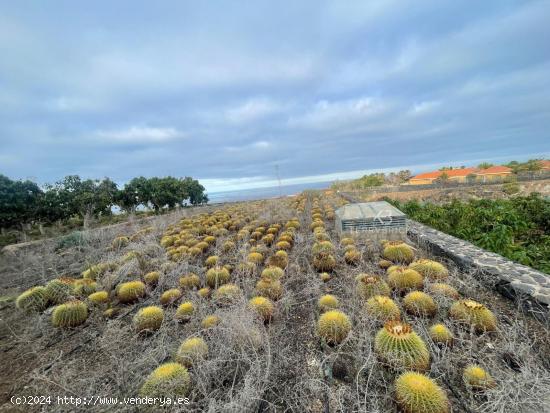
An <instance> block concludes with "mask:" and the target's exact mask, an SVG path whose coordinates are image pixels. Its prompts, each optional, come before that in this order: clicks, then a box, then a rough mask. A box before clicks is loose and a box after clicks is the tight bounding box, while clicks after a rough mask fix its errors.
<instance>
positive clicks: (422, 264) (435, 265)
mask: <svg viewBox="0 0 550 413" xmlns="http://www.w3.org/2000/svg"><path fill="white" fill-rule="evenodd" d="M409 268H411V269H413V270H415V271H416V272H419V273H420V274H421V275H422V276H423V277H425V278H427V279H429V280H432V281H440V280H444V279H446V278H447V277H448V276H449V270H447V268H445V266H444V265H443V264H441V263H439V262H437V261H432V260H427V259H420V260H416V261H413V262H412V263H410V264H409Z"/></svg>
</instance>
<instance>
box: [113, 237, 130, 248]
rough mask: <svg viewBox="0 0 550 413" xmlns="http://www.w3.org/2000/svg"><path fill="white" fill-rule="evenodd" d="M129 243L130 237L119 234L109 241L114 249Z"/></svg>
mask: <svg viewBox="0 0 550 413" xmlns="http://www.w3.org/2000/svg"><path fill="white" fill-rule="evenodd" d="M129 243H130V238H128V237H125V236H120V237H116V238H115V239H113V242H111V246H112V247H113V248H114V249H120V248H124V247H125V246H126V245H128V244H129Z"/></svg>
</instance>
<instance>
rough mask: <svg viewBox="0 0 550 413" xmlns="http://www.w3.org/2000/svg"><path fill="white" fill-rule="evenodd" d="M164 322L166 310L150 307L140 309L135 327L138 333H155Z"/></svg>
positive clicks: (134, 321) (135, 318) (136, 316)
mask: <svg viewBox="0 0 550 413" xmlns="http://www.w3.org/2000/svg"><path fill="white" fill-rule="evenodd" d="M163 321H164V310H163V309H162V308H160V307H157V306H154V305H152V306H149V307H145V308H142V309H140V310H139V311H138V312H137V313H136V315H135V316H134V320H133V323H134V327H135V329H136V331H137V332H143V331H155V330H158V329H159V328H160V326H161V325H162V322H163Z"/></svg>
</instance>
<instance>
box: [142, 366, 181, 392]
mask: <svg viewBox="0 0 550 413" xmlns="http://www.w3.org/2000/svg"><path fill="white" fill-rule="evenodd" d="M190 387H191V377H190V376H189V372H188V371H187V369H186V368H185V367H184V366H182V365H181V364H179V363H165V364H162V365H160V366H159V367H157V368H156V369H155V370H154V371H153V372H152V373H151V374H150V375H149V376H148V377H147V379H146V380H145V383H143V385H142V387H141V389H140V396H142V397H174V396H186V395H187V394H188V393H189V390H190Z"/></svg>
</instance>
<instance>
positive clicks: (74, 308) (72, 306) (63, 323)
mask: <svg viewBox="0 0 550 413" xmlns="http://www.w3.org/2000/svg"><path fill="white" fill-rule="evenodd" d="M87 318H88V306H87V305H86V304H85V303H83V302H82V301H79V300H71V301H68V302H66V303H65V304H60V305H58V306H56V307H55V308H54V310H53V313H52V324H53V325H54V326H55V327H62V328H66V327H76V326H79V325H80V324H82V323H84V321H86V319H87Z"/></svg>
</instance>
